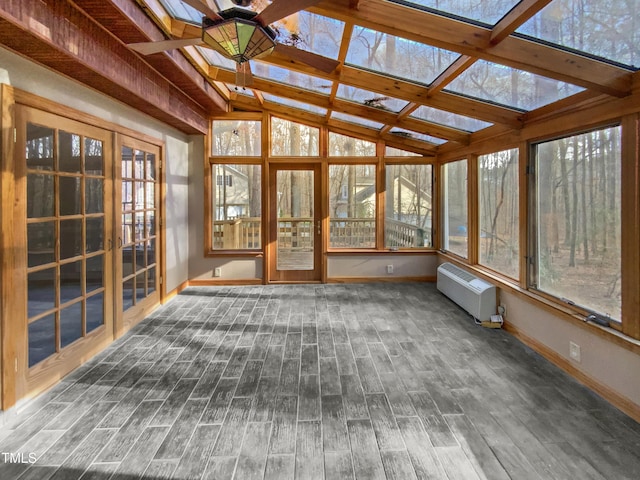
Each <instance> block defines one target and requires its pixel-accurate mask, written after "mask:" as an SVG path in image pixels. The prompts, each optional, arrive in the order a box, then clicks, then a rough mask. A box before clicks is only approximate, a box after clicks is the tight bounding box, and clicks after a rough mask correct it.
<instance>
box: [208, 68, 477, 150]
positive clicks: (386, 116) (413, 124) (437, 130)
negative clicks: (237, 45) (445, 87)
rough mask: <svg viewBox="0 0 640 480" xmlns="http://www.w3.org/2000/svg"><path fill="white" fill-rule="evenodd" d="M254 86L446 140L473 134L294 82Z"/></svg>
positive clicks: (222, 74) (226, 75)
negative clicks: (292, 83) (310, 89)
mask: <svg viewBox="0 0 640 480" xmlns="http://www.w3.org/2000/svg"><path fill="white" fill-rule="evenodd" d="M232 78H233V73H232V72H229V71H227V70H217V77H216V80H219V81H222V82H228V83H230V82H231V79H232ZM252 88H254V89H255V90H260V91H262V92H265V93H270V94H272V95H278V96H283V97H286V98H290V99H292V100H297V101H300V102H305V103H308V104H310V105H315V106H317V107H321V108H326V109H330V108H331V109H333V110H335V111H337V112H341V113H346V114H348V115H355V116H359V117H362V118H367V119H370V120H373V121H375V122H378V123H382V124H389V125H391V126H394V127H398V128H404V129H407V130H413V131H415V132H419V133H424V134H427V135H431V136H433V137H438V138H442V139H444V140H448V141H453V142H456V143H460V144H463V145H465V144H467V143H468V142H469V138H470V135H469V133H467V132H464V131H461V130H457V129H455V128H451V127H446V126H443V125H439V124H436V123H430V122H426V121H424V120H419V119H415V118H400V119H399V118H398V115H397V114H396V113H393V112H389V111H385V110H382V109H379V108H375V107H369V106H366V105H362V104H358V103H355V102H351V101H348V100H342V99H339V98H336V99H334V100H333V102H331V100H330V98H329V97H327V96H326V95H323V94H320V93H316V92H311V91H308V90H305V89H302V88H297V87H293V86H291V85H284V84H281V83H277V82H272V81H269V80H265V79H262V78H259V77H254V78H253V85H252ZM327 119H328V117H327Z"/></svg>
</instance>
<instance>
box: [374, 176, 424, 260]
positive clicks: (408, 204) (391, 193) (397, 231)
mask: <svg viewBox="0 0 640 480" xmlns="http://www.w3.org/2000/svg"><path fill="white" fill-rule="evenodd" d="M386 171H387V190H386V192H387V193H386V206H385V229H384V244H385V246H386V247H389V248H395V247H400V248H402V247H430V246H431V245H432V242H431V238H432V237H431V227H432V224H431V222H432V218H433V215H432V213H433V212H432V208H433V203H432V202H433V198H432V176H431V174H432V167H431V165H387V168H386Z"/></svg>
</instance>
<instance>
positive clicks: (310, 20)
mask: <svg viewBox="0 0 640 480" xmlns="http://www.w3.org/2000/svg"><path fill="white" fill-rule="evenodd" d="M217 2H218V5H219V6H220V9H221V10H226V9H228V8H232V7H236V5H234V4H233V2H232V1H231V0H217ZM266 3H271V2H259V1H255V2H253V3H252V4H251V5H249V6H247V7H242V8H244V9H247V10H253V11H254V12H258V13H259V12H261V11H262V10H263V9H264V8H265V7H264V5H265V4H266ZM269 26H270V27H271V28H273V30H274V31H275V32H276V35H277V36H276V40H277V41H278V42H279V43H284V44H286V45H292V46H294V47H297V48H299V49H301V50H306V51H309V52H313V53H317V54H318V55H323V56H325V57H330V58H333V59H336V58H338V52H339V51H340V40H341V38H342V30H344V22H341V21H340V20H335V19H333V18H327V17H323V16H321V15H314V14H312V13H309V12H306V11H304V10H303V11H300V12H298V13H294V14H293V15H289V16H288V17H286V18H283V19H282V20H279V21H277V22H274V23H272V24H271V25H269Z"/></svg>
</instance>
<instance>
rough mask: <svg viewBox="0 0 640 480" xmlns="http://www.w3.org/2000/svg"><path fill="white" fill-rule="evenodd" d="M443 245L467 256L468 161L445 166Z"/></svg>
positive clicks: (451, 250) (453, 251)
mask: <svg viewBox="0 0 640 480" xmlns="http://www.w3.org/2000/svg"><path fill="white" fill-rule="evenodd" d="M443 173H444V178H443V185H444V199H443V215H442V220H443V229H442V231H443V239H442V240H443V247H444V249H445V250H448V251H450V252H452V253H455V254H457V255H460V256H461V257H465V258H466V257H467V255H468V244H467V240H468V239H467V222H468V218H467V161H466V160H458V161H457V162H451V163H447V164H445V166H444V168H443Z"/></svg>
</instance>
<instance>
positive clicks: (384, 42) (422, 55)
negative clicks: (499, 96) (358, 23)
mask: <svg viewBox="0 0 640 480" xmlns="http://www.w3.org/2000/svg"><path fill="white" fill-rule="evenodd" d="M459 56H460V54H458V53H453V52H449V51H447V50H443V49H440V48H435V47H431V46H429V45H425V44H423V43H419V42H414V41H412V40H407V39H405V38H401V37H395V36H393V35H388V34H386V33H381V32H377V31H375V30H369V29H367V28H363V27H356V28H354V29H353V34H352V35H351V42H350V44H349V51H348V53H347V59H346V62H347V63H349V64H351V65H354V66H356V67H361V68H365V69H368V70H373V71H375V72H379V73H382V74H385V75H389V76H392V77H399V78H405V79H408V80H413V81H415V82H418V83H422V84H425V85H428V84H429V83H431V82H432V81H433V80H435V78H436V77H437V76H438V75H440V73H442V72H443V71H444V70H445V69H446V68H447V67H448V66H449V65H451V64H452V63H453V62H454V61H455V60H456V59H457V58H458V57H459Z"/></svg>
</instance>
